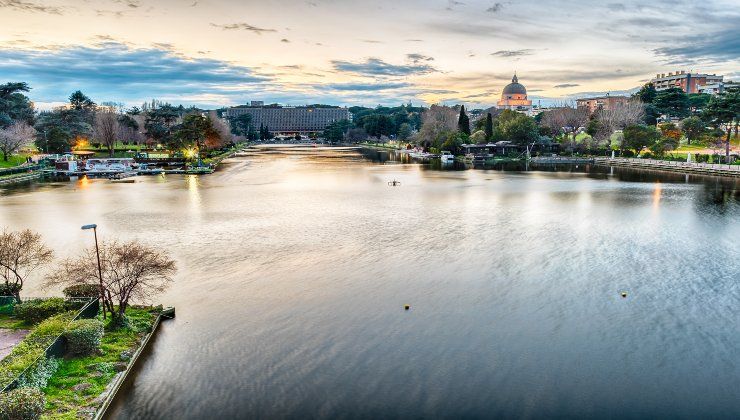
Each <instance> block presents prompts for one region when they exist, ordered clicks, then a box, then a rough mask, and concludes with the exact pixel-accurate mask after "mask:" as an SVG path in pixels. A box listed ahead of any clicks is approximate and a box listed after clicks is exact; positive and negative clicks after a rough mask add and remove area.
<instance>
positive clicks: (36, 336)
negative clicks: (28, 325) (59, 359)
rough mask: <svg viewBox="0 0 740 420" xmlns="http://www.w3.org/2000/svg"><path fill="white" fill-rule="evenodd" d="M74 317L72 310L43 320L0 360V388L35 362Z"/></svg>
mask: <svg viewBox="0 0 740 420" xmlns="http://www.w3.org/2000/svg"><path fill="white" fill-rule="evenodd" d="M73 317H74V313H72V312H67V313H63V314H60V315H56V316H53V317H51V318H49V319H47V320H45V321H43V322H41V323H40V324H39V325H37V326H36V328H34V329H33V331H31V333H29V334H28V335H27V336H26V338H24V339H23V340H21V342H20V343H18V345H17V346H15V347H14V348H13V350H12V351H11V352H10V354H9V355H7V356H5V358H4V359H3V360H2V361H0V388H5V387H6V386H8V384H10V383H11V382H13V380H15V378H16V377H17V376H18V375H20V373H21V372H23V371H24V370H25V369H26V368H27V367H28V366H30V365H32V364H33V363H35V362H36V361H37V359H38V358H39V357H41V356H42V355H43V354H44V352H45V351H46V348H47V347H49V345H51V343H53V342H54V340H56V338H57V337H58V336H59V335H61V334H62V333H64V330H65V328H66V326H67V323H69V321H70V320H71V319H72V318H73Z"/></svg>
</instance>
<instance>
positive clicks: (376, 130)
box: [363, 114, 394, 139]
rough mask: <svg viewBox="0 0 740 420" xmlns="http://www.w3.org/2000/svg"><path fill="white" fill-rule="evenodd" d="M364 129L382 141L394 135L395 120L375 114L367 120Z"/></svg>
mask: <svg viewBox="0 0 740 420" xmlns="http://www.w3.org/2000/svg"><path fill="white" fill-rule="evenodd" d="M363 128H364V129H365V131H367V134H369V135H371V136H373V137H377V138H378V139H380V138H381V137H382V136H389V135H391V134H393V132H394V130H393V120H392V119H391V118H390V117H388V116H387V115H382V114H373V115H370V116H369V117H367V118H365V120H364V124H363Z"/></svg>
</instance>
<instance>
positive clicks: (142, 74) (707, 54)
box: [0, 0, 740, 108]
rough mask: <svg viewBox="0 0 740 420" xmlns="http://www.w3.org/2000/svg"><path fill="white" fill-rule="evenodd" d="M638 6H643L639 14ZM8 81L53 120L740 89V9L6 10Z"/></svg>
mask: <svg viewBox="0 0 740 420" xmlns="http://www.w3.org/2000/svg"><path fill="white" fill-rule="evenodd" d="M643 3H645V4H643ZM0 27H1V28H3V29H2V31H0V83H4V82H5V81H27V82H29V83H30V84H31V87H32V88H33V90H32V91H31V93H30V96H31V98H32V99H33V100H34V101H35V102H36V103H37V104H38V106H39V107H41V108H44V107H48V106H51V105H52V104H55V103H59V102H63V101H65V98H66V97H67V96H69V94H70V93H71V92H72V91H74V90H77V89H81V90H82V91H83V92H85V93H87V94H88V95H89V96H91V97H92V98H93V99H94V100H96V101H97V102H105V101H116V102H123V103H126V104H128V105H133V104H139V103H141V102H143V101H144V100H147V99H152V98H157V99H160V100H165V101H169V102H173V103H183V104H186V105H188V104H194V105H199V106H208V107H214V106H223V105H236V104H241V103H245V102H246V101H248V100H265V101H270V102H280V103H288V104H294V105H300V104H306V103H318V102H320V103H331V104H337V105H368V106H374V105H377V104H399V103H405V102H409V101H412V102H414V103H421V102H424V103H427V104H430V103H465V104H468V105H469V106H490V105H492V104H493V103H495V101H496V100H497V98H498V97H499V95H500V91H501V89H502V88H503V86H505V85H506V83H508V82H509V81H510V79H511V76H512V74H513V73H514V72H515V71H516V73H517V74H518V76H519V79H520V82H521V83H523V84H524V85H525V86H526V87H527V88H528V91H529V94H530V97H531V98H533V99H534V100H535V101H537V100H538V99H541V100H543V101H552V100H554V99H558V98H568V97H574V96H578V95H587V94H591V93H597V92H598V93H602V92H607V91H609V92H612V93H619V92H622V91H625V90H629V89H632V88H635V87H636V86H639V85H641V84H642V83H644V82H645V81H646V80H647V79H649V78H650V77H652V76H654V74H655V73H658V72H664V73H667V72H669V71H675V70H679V69H684V70H694V71H700V72H709V73H718V74H724V75H725V76H726V78H730V79H732V78H734V79H740V35H738V34H740V7H739V6H738V0H704V1H701V2H697V1H682V0H670V1H663V0H653V1H651V2H643V1H635V2H633V1H623V2H612V3H609V2H603V3H601V2H594V1H589V0H573V1H546V0H534V1H516V0H513V1H479V0H461V1H456V0H389V1H386V0H373V1H355V0H258V1H257V0H242V1H232V0H156V1H154V0H66V1H61V0H59V1H56V0H0Z"/></svg>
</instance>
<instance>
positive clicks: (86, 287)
mask: <svg viewBox="0 0 740 420" xmlns="http://www.w3.org/2000/svg"><path fill="white" fill-rule="evenodd" d="M99 288H100V286H98V285H97V284H75V285H72V286H69V287H65V288H64V290H63V291H62V292H63V293H64V296H66V297H68V298H81V297H96V296H98V295H99V294H100V289H99Z"/></svg>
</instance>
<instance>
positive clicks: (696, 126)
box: [681, 117, 707, 144]
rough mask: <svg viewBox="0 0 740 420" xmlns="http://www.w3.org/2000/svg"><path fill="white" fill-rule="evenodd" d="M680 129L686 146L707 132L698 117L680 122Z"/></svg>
mask: <svg viewBox="0 0 740 420" xmlns="http://www.w3.org/2000/svg"><path fill="white" fill-rule="evenodd" d="M681 129H682V130H683V134H684V136H686V141H687V143H688V144H691V141H693V140H698V139H700V138H701V137H702V136H703V135H704V133H706V131H707V129H706V126H705V125H704V121H702V120H701V118H699V117H689V118H686V119H685V120H683V121H681Z"/></svg>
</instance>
